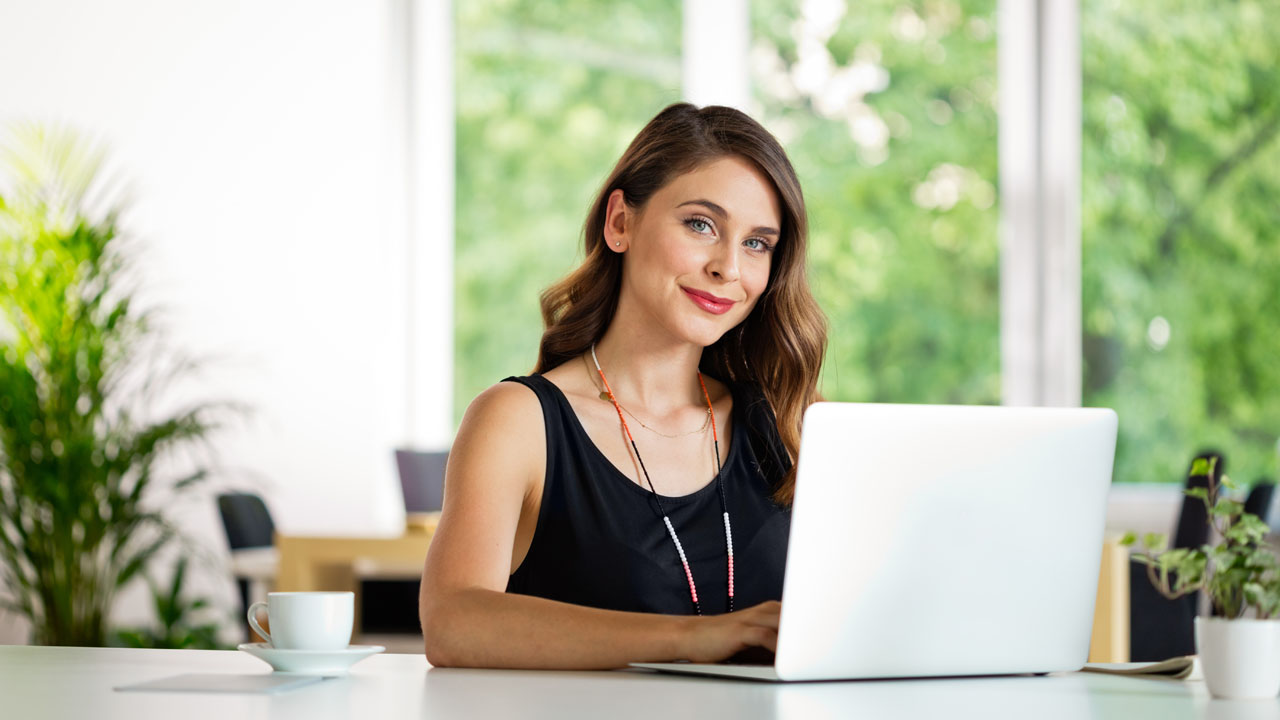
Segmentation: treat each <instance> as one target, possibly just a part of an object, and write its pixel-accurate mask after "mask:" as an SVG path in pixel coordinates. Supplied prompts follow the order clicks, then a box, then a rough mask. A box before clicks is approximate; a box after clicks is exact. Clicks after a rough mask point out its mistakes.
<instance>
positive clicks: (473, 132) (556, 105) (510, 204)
mask: <svg viewBox="0 0 1280 720" xmlns="http://www.w3.org/2000/svg"><path fill="white" fill-rule="evenodd" d="M455 6H456V10H455V12H456V23H457V25H456V28H457V34H456V43H457V85H456V87H457V90H456V92H457V100H456V102H457V160H456V162H457V198H458V200H457V216H456V223H457V232H456V243H457V245H456V260H455V272H456V278H455V282H456V291H455V293H456V295H455V297H456V299H457V319H456V332H455V348H454V358H455V371H454V378H455V379H454V382H455V386H454V389H455V393H454V396H455V398H456V402H455V404H454V416H455V419H458V418H461V415H462V412H463V411H464V410H465V409H466V406H467V403H468V402H470V399H471V398H473V397H475V395H476V394H477V393H479V392H480V391H481V390H483V389H484V388H486V387H488V386H489V385H492V384H493V383H495V382H497V381H499V380H501V379H502V378H503V377H506V376H508V375H523V374H525V373H527V372H529V370H530V369H531V368H532V367H533V365H534V362H535V361H536V359H537V347H538V340H539V338H540V337H541V335H542V321H541V317H540V315H539V312H538V307H537V297H538V294H539V293H540V292H541V291H542V290H543V289H544V288H545V287H547V286H548V285H550V284H551V283H552V282H554V281H555V280H557V279H558V278H559V277H560V276H562V275H564V274H565V273H566V272H568V271H569V270H570V269H571V268H573V267H574V266H575V265H576V264H577V263H578V262H580V261H581V259H582V250H581V246H582V245H581V235H582V223H583V221H584V220H585V218H586V213H587V210H588V209H589V207H590V205H591V202H592V200H593V199H594V195H595V193H596V192H597V191H598V190H599V187H600V184H601V183H602V182H604V179H605V177H606V176H607V174H608V172H609V170H610V169H611V168H612V164H613V163H614V162H615V161H616V160H617V158H618V157H619V156H620V155H621V154H622V151H623V150H625V149H626V146H627V143H629V142H630V141H631V138H632V137H634V136H635V134H636V132H638V131H639V129H640V128H641V127H643V125H644V123H646V122H647V121H648V120H649V119H650V118H651V117H652V116H653V115H654V114H655V113H656V112H657V111H658V110H659V109H661V108H662V107H665V106H666V105H667V104H670V103H672V102H678V101H679V100H680V87H681V83H680V80H681V78H680V42H681V6H680V3H679V2H678V1H677V0H663V1H655V0H646V1H642V2H632V3H593V2H564V3H559V2H557V3H548V2H536V1H535V0H515V1H508V2H502V1H500V0H474V1H473V0H468V1H467V2H458V3H456V4H455ZM620 28H625V31H620Z"/></svg>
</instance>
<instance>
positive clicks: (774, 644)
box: [681, 600, 782, 663]
mask: <svg viewBox="0 0 1280 720" xmlns="http://www.w3.org/2000/svg"><path fill="white" fill-rule="evenodd" d="M781 613H782V603H780V602H778V601H777V600H770V601H768V602H763V603H760V604H759V605H755V606H753V607H749V608H747V609H745V610H738V611H737V612H731V613H727V614H725V615H712V616H709V617H697V618H690V621H691V622H690V623H689V629H688V632H687V633H686V634H685V637H684V648H683V652H682V653H681V659H686V660H689V661H691V662H698V663H712V662H719V661H721V660H724V659H726V658H729V657H732V656H733V655H736V654H737V653H740V652H742V651H743V650H747V649H748V648H764V649H766V650H768V651H769V652H776V651H777V649H778V617H779V615H780V614H781Z"/></svg>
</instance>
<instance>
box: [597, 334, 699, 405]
mask: <svg viewBox="0 0 1280 720" xmlns="http://www.w3.org/2000/svg"><path fill="white" fill-rule="evenodd" d="M596 357H597V358H598V359H599V362H600V368H601V370H603V371H604V374H605V377H607V378H608V379H609V387H611V388H612V389H613V393H614V395H615V396H616V397H617V398H619V401H621V402H623V403H624V404H626V405H628V406H637V407H642V408H644V409H646V410H647V411H648V412H650V413H652V414H654V415H665V414H667V413H670V412H674V411H676V410H679V409H681V408H685V407H688V406H689V405H697V406H705V405H706V400H705V399H704V397H703V395H702V388H701V386H700V385H699V384H698V363H699V361H701V359H702V348H701V347H699V346H698V345H693V344H688V343H670V344H668V345H665V346H662V345H654V344H651V343H648V342H645V341H644V339H642V338H640V337H638V336H636V335H632V334H627V333H623V332H618V331H615V329H614V327H610V328H609V330H607V331H605V334H604V337H602V338H601V339H600V342H598V343H597V344H596ZM591 368H592V371H593V372H594V370H595V364H594V363H592V364H591Z"/></svg>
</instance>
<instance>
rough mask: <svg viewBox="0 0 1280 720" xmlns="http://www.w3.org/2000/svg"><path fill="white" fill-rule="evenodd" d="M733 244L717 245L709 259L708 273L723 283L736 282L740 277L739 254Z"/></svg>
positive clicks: (722, 243)
mask: <svg viewBox="0 0 1280 720" xmlns="http://www.w3.org/2000/svg"><path fill="white" fill-rule="evenodd" d="M735 250H736V248H735V245H734V244H733V243H731V242H721V243H716V246H715V249H714V250H712V252H711V257H709V258H708V259H707V272H708V273H710V274H711V276H712V277H714V278H716V279H717V280H720V281H722V282H734V281H736V280H737V279H738V277H739V274H740V273H739V271H738V253H737V252H735Z"/></svg>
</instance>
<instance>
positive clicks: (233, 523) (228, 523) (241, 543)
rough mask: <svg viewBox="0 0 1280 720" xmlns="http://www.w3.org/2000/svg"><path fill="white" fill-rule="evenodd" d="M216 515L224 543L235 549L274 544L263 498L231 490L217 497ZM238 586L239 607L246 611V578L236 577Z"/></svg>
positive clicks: (247, 579) (272, 530)
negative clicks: (220, 524) (220, 518)
mask: <svg viewBox="0 0 1280 720" xmlns="http://www.w3.org/2000/svg"><path fill="white" fill-rule="evenodd" d="M218 514H219V515H221V516H222V529H223V530H225V531H226V533H227V545H229V546H230V547H231V549H232V550H233V551H234V550H245V549H249V548H266V547H272V546H273V545H274V544H275V532H276V526H275V523H274V522H272V521H271V512H270V511H269V510H267V504H266V503H264V502H263V501H262V498H261V497H259V496H258V495H255V494H253V493H245V492H231V493H224V494H222V495H219V496H218ZM236 584H237V585H238V586H239V588H240V608H241V610H242V611H243V612H248V611H249V578H247V577H239V576H237V577H236Z"/></svg>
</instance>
